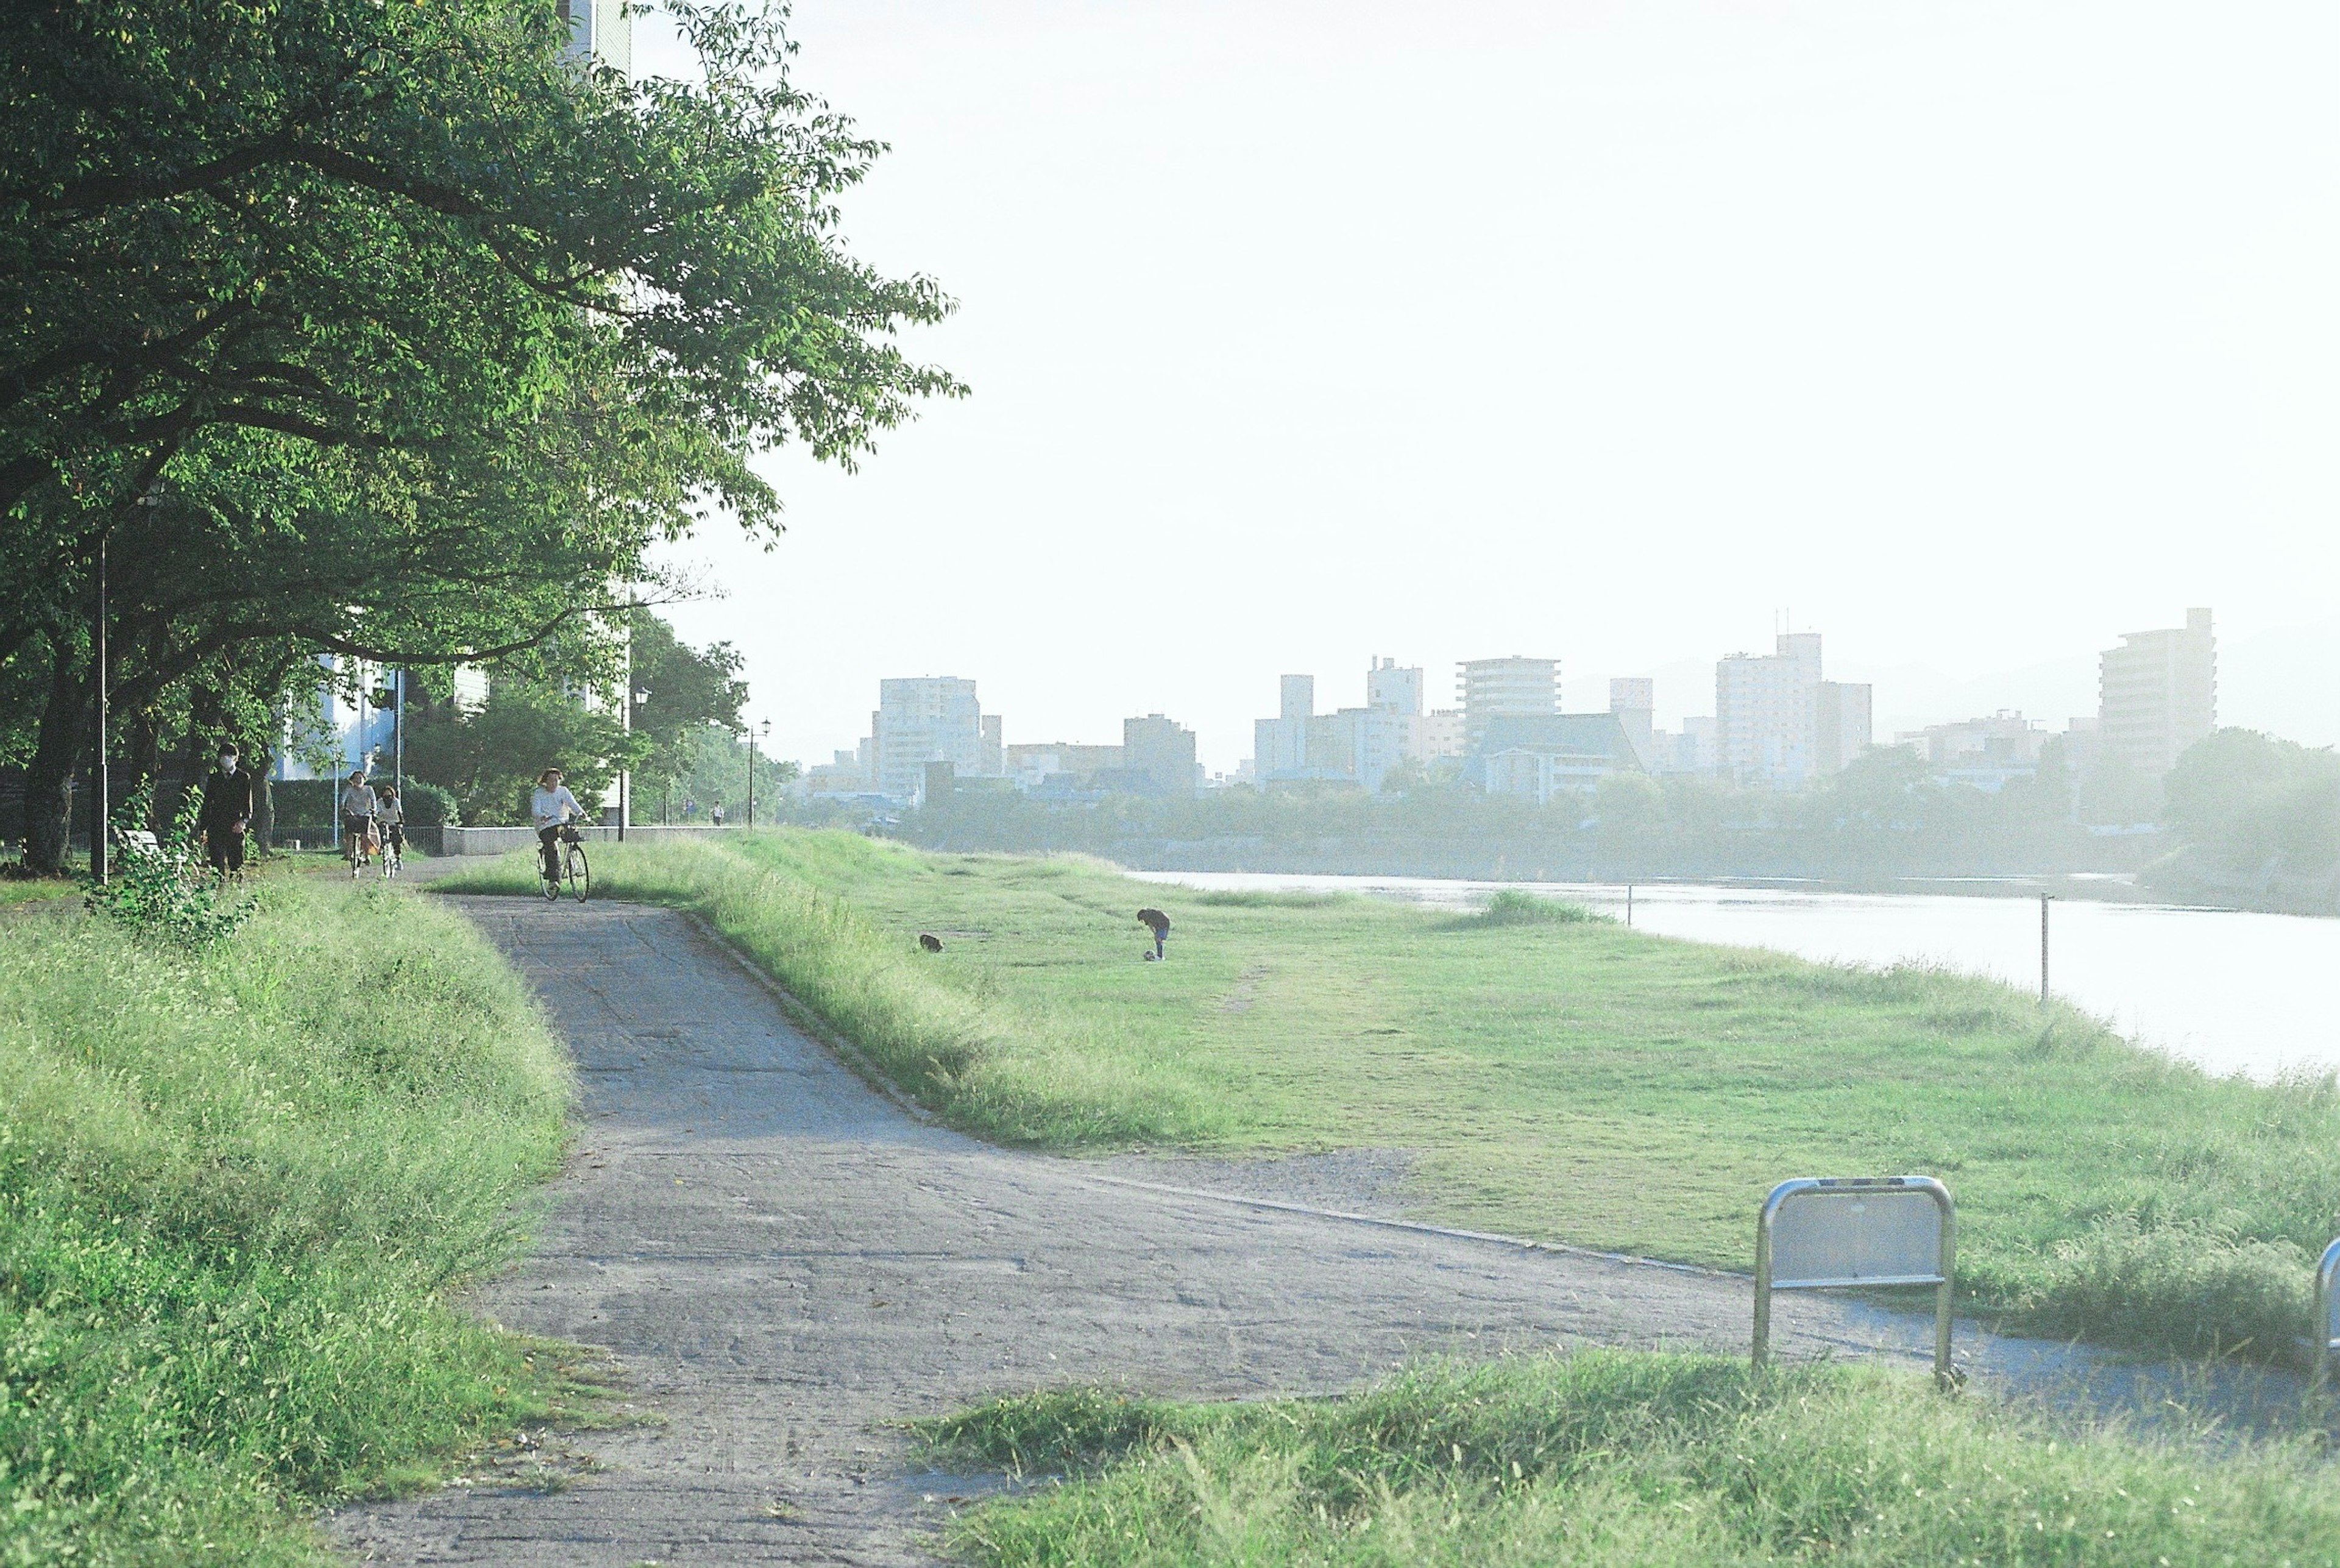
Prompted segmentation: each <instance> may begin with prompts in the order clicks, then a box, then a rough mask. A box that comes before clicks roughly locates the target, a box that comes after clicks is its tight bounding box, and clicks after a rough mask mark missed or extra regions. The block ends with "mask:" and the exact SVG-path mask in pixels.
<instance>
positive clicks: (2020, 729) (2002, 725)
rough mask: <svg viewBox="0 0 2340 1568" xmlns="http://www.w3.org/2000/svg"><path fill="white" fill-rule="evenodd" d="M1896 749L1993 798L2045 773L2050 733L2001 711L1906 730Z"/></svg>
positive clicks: (1897, 736)
mask: <svg viewBox="0 0 2340 1568" xmlns="http://www.w3.org/2000/svg"><path fill="white" fill-rule="evenodd" d="M1893 739H1894V743H1895V744H1896V745H1899V746H1906V747H1908V748H1909V749H1911V750H1913V751H1915V752H1916V753H1917V754H1918V755H1919V756H1920V757H1922V758H1924V759H1926V766H1927V767H1929V768H1930V769H1933V770H1934V771H1935V772H1937V773H1939V774H1941V775H1942V776H1943V777H1945V778H1948V779H1956V780H1958V782H1959V783H1961V784H1971V785H1973V786H1974V787H1975V788H1976V789H1987V790H1990V791H1992V792H1994V793H1995V792H1997V791H1998V790H2000V789H2005V788H2006V787H2007V786H2008V783H2010V782H2011V781H2013V780H2015V779H2028V778H2029V777H2031V776H2032V775H2033V774H2035V773H2037V772H2038V771H2039V753H2040V749H2041V748H2042V747H2044V746H2046V745H2047V743H2048V731H2047V730H2045V729H2041V728H2040V727H2039V726H2038V725H2037V724H2034V723H2033V722H2032V721H2031V720H2030V719H2026V718H2025V717H2024V716H2023V715H2022V714H2021V713H2019V712H2014V711H2010V710H2007V709H2001V710H1999V711H1998V712H1997V713H1993V714H1990V715H1989V716H1988V717H1985V718H1976V719H1959V720H1958V722H1957V723H1955V724H1929V725H1928V726H1926V728H1924V729H1905V730H1903V731H1901V732H1900V733H1899V734H1898V735H1896V736H1894V738H1893Z"/></svg>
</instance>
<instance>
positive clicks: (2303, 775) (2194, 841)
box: [2162, 729, 2340, 874]
mask: <svg viewBox="0 0 2340 1568" xmlns="http://www.w3.org/2000/svg"><path fill="white" fill-rule="evenodd" d="M2162 795H2163V801H2164V804H2163V808H2162V819H2163V820H2164V821H2165V822H2166V824H2167V825H2168V827H2169V829H2171V831H2172V832H2174V833H2175V834H2176V836H2177V837H2178V838H2179V839H2181V840H2182V841H2183V842H2184V843H2185V844H2186V846H2188V847H2189V848H2190V849H2194V850H2196V851H2197V852H2199V853H2200V854H2201V855H2203V856H2205V857H2206V858H2208V860H2209V861H2210V862H2211V863H2212V864H2213V865H2214V866H2215V867H2216V868H2219V869H2222V870H2226V871H2230V872H2237V873H2245V874H2248V873H2256V872H2259V871H2263V870H2266V871H2283V872H2294V873H2313V872H2318V871H2324V870H2327V869H2329V868H2332V867H2333V866H2334V865H2335V863H2340V756H2335V755H2334V753H2333V752H2332V751H2331V750H2330V749H2309V748H2307V747H2305V746H2300V745H2297V744H2295V743H2294V742H2292V741H2289V740H2282V739H2276V737H2275V736H2272V735H2266V734H2262V733H2261V732H2259V731H2258V730H2256V729H2221V730H2219V731H2218V732H2217V733H2216V734H2214V735H2212V736H2210V737H2209V738H2208V739H2205V740H2199V741H2196V743H2195V744H2194V745H2192V746H2190V747H2188V748H2187V749H2186V753H2185V755H2183V756H2181V757H2180V758H2178V759H2177V766H2176V767H2175V768H2174V769H2171V770H2170V772H2169V776H2168V777H2167V778H2166V779H2164V780H2163V781H2162Z"/></svg>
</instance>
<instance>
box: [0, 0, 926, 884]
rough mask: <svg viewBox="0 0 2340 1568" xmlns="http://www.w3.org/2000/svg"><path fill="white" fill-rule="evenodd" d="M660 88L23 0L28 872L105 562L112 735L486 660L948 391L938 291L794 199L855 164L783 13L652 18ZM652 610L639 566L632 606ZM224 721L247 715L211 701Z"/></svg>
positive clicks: (330, 18) (461, 1)
mask: <svg viewBox="0 0 2340 1568" xmlns="http://www.w3.org/2000/svg"><path fill="white" fill-rule="evenodd" d="M667 9H668V10H669V11H670V12H671V13H672V14H673V15H674V16H675V18H676V19H677V21H678V23H679V25H680V29H681V32H682V35H683V36H684V38H685V40H686V41H687V42H688V43H689V45H690V46H691V47H692V48H693V49H694V50H695V51H696V54H697V56H698V62H699V78H698V79H695V80H692V81H688V82H685V81H674V80H662V79H646V80H641V81H629V80H627V79H626V78H624V77H623V76H620V75H619V74H615V73H612V72H610V71H608V70H604V69H600V68H598V67H594V66H590V65H587V64H585V63H581V62H580V61H579V60H577V59H576V58H575V57H574V56H573V55H572V54H571V53H570V50H569V48H568V41H569V34H568V31H567V29H566V27H565V25H563V24H562V23H561V22H560V18H559V16H558V15H557V14H556V10H555V6H554V4H553V0H416V3H415V4H411V5H382V4H378V3H377V0H180V3H177V4H174V5H152V4H150V3H148V0H52V3H49V4H37V3H36V4H32V5H25V6H21V7H18V8H17V9H16V10H15V12H14V13H13V14H12V17H11V25H10V26H9V27H8V28H6V29H0V517H5V532H0V582H5V584H6V587H5V589H0V681H5V682H7V683H9V684H11V685H12V686H13V687H15V688H17V689H21V690H22V691H23V692H24V693H25V701H24V702H22V703H21V704H19V705H18V706H17V707H15V709H14V710H13V711H14V713H15V719H14V722H15V724H16V726H17V728H18V733H17V734H16V735H15V736H14V737H13V738H11V739H0V750H9V751H13V752H15V754H17V755H19V756H21V757H22V758H23V759H24V765H25V769H26V773H27V778H26V787H27V797H28V807H29V809H31V811H32V813H33V815H34V816H35V817H36V818H42V819H45V820H47V821H50V822H53V823H54V824H55V827H54V829H53V830H51V831H49V832H48V833H47V834H46V837H45V839H44V837H43V835H41V834H38V833H34V832H29V831H28V849H38V850H40V851H41V852H40V853H39V854H36V855H35V858H48V859H50V860H52V861H53V860H54V859H55V857H56V856H57V855H58V854H61V852H62V833H63V827H62V802H63V788H64V779H66V778H67V777H68V776H69V774H70V772H71V770H72V769H73V768H74V766H75V765H76V763H77V760H78V759H79V758H80V757H81V756H82V754H83V749H84V744H85V741H86V734H87V729H88V723H87V716H88V715H89V713H90V711H91V710H92V707H93V703H92V696H93V687H94V681H95V680H96V679H97V672H96V671H95V670H94V668H93V663H92V660H93V658H94V648H93V636H92V626H93V618H94V614H95V609H96V593H97V577H98V566H99V562H100V561H101V560H103V561H104V562H105V565H106V568H107V571H106V576H107V582H106V589H107V596H108V600H109V614H108V627H109V630H110V633H111V640H112V642H113V645H114V648H113V661H112V662H111V664H110V666H109V669H108V670H106V671H105V679H106V681H107V684H108V686H109V688H110V689H111V690H114V692H115V694H116V698H117V701H118V702H119V703H120V704H121V705H122V706H123V707H124V710H126V711H128V712H130V713H133V714H144V715H146V716H148V718H149V719H153V721H154V722H156V723H160V724H164V725H166V726H167V725H172V724H175V725H179V726H182V727H184V726H188V725H198V726H199V725H200V724H202V723H203V722H207V721H213V720H215V719H216V718H217V717H218V716H219V715H221V714H223V713H225V712H226V711H228V710H231V709H233V708H234V707H235V706H236V704H235V703H233V702H228V701H225V700H211V702H210V707H211V710H212V711H211V713H210V714H208V715H207V714H206V713H205V712H203V711H199V710H202V709H203V702H202V701H199V700H198V694H199V693H200V692H201V691H203V690H206V689H207V683H208V689H210V690H213V694H214V697H216V696H217V693H218V692H220V691H224V690H227V689H228V688H231V687H234V688H236V689H237V690H239V691H242V692H243V693H244V695H245V696H247V697H250V698H252V699H254V700H259V701H260V702H261V703H262V704H263V706H264V705H265V704H266V703H267V702H269V701H272V700H277V701H281V700H282V698H283V695H284V692H283V690H278V691H276V692H274V693H271V692H269V691H268V690H265V688H267V687H268V686H269V684H270V679H271V677H270V672H272V671H273V672H277V673H278V674H279V675H281V680H277V682H276V683H277V685H278V686H279V687H280V688H283V687H284V686H285V683H286V682H289V683H290V685H291V687H292V688H297V687H298V686H300V685H301V684H302V681H303V680H305V679H306V677H305V674H304V670H303V660H304V659H306V658H309V657H311V656H313V655H314V654H316V653H320V652H332V653H339V654H343V655H348V656H352V657H359V658H366V659H372V660H381V661H383V662H387V663H392V664H396V665H400V666H405V667H432V666H445V665H448V664H452V663H458V662H465V661H477V660H486V659H492V658H496V657H500V656H506V655H510V654H511V653H514V652H515V651H518V650H525V649H527V648H530V647H532V646H535V645H538V644H540V643H541V642H543V641H544V640H547V639H550V638H554V637H560V636H569V635H574V634H576V633H577V632H578V622H579V621H580V619H582V618H588V617H590V616H593V615H595V614H598V613H602V612H606V611H612V610H615V609H616V607H617V606H619V605H620V604H621V603H624V602H628V601H630V600H635V599H637V598H639V597H640V588H641V585H642V584H643V583H645V582H646V581H651V580H652V579H653V576H654V574H652V573H651V572H650V571H649V567H648V564H647V552H648V551H649V548H650V547H651V546H652V545H653V544H654V543H655V542H657V541H659V540H661V539H667V538H672V537H675V536H678V535H679V534H681V533H682V532H684V531H688V530H689V529H690V528H692V527H694V526H696V525H697V524H698V523H699V522H700V521H703V520H704V519H705V518H706V517H708V516H709V515H710V514H711V513H713V512H716V511H721V512H723V513H726V514H729V516H731V517H734V518H736V519H737V520H738V521H739V523H740V524H741V525H742V526H744V527H747V528H749V529H750V530H754V531H768V530H771V529H773V528H775V527H776V526H777V521H778V505H779V501H778V497H777V496H776V495H775V494H774V493H773V492H772V491H771V490H770V488H769V486H768V484H766V483H765V481H762V480H761V479H760V478H759V477H758V476H757V475H756V473H755V472H754V471H752V470H751V468H750V466H749V460H750V459H751V458H752V457H753V456H754V455H755V454H756V453H758V452H762V451H765V450H768V449H769V448H772V447H775V446H778V445H781V444H784V443H789V442H794V443H798V444H801V445H803V446H805V447H806V448H808V450H809V451H810V452H812V453H813V454H814V455H816V456H818V457H819V458H822V459H826V460H830V461H838V462H842V463H847V464H849V463H850V462H851V461H853V459H854V457H855V455H856V454H857V453H858V452H862V451H864V450H866V449H867V448H868V446H869V445H870V444H871V442H873V440H874V439H875V437H876V436H877V434H878V433H879V432H883V431H884V430H886V429H887V428H889V427H891V426H893V425H895V424H897V423H898V422H900V421H901V420H902V419H904V418H906V417H907V415H908V413H909V412H910V411H911V409H912V407H913V406H914V404H915V402H916V401H917V400H918V399H920V398H922V397H926V396H931V395H949V394H954V393H956V392H959V391H960V390H962V389H960V388H959V387H958V385H957V383H956V382H954V381H953V380H952V379H951V378H950V377H949V376H948V375H947V374H946V373H944V372H941V371H938V370H936V369H933V368H931V367H927V366H925V365H921V364H918V363H917V362H914V361H913V360H911V359H910V358H909V357H908V356H907V354H906V353H905V352H904V351H903V350H902V348H901V346H900V344H899V342H898V341H897V334H898V332H900V331H901V329H903V328H904V327H906V326H909V325H914V324H917V323H929V322H933V321H935V320H937V319H938V318H939V317H940V316H941V315H943V314H944V313H946V312H947V309H948V308H949V302H948V301H947V299H946V297H945V296H944V295H943V294H942V293H941V292H940V291H939V289H938V288H937V286H936V285H935V284H934V283H932V282H931V281H929V280H927V279H925V278H921V277H911V278H907V279H894V278H887V277H885V276H883V275H880V274H879V273H877V272H875V271H874V270H872V269H871V268H869V267H868V266H866V265H864V264H863V263H859V262H858V261H857V260H855V259H854V258H853V257H852V256H851V255H850V254H849V253H848V251H847V250H846V248H845V245H844V243H843V240H842V238H841V235H840V233H839V220H838V212H837V207H836V200H837V198H838V196H839V195H840V194H842V193H843V192H844V191H845V190H847V189H848V187H850V186H851V185H852V184H854V183H855V182H856V181H858V179H860V178H861V177H862V175H863V174H864V173H865V172H866V171H867V170H868V166H869V164H870V162H871V160H872V159H873V158H874V157H875V156H876V155H877V154H878V153H879V152H880V151H881V150H882V149H881V148H880V147H879V146H878V145H877V144H875V143H873V142H870V141H868V139H866V138H863V137H861V136H860V135H858V134H857V133H856V131H855V130H854V128H853V126H852V124H851V123H850V122H849V121H848V120H846V119H844V118H843V117H841V116H839V115H838V114H834V113H832V112H831V111H830V110H829V109H828V107H827V106H826V105H825V104H821V103H819V102H818V101H817V100H815V99H813V98H811V97H809V96H808V95H806V94H803V93H802V92H800V91H799V90H798V89H797V88H796V87H794V86H793V85H792V84H791V83H790V81H789V79H788V69H787V67H788V60H789V56H790V53H791V49H792V45H791V44H790V42H789V40H788V35H787V32H786V28H785V13H784V12H783V11H781V10H778V9H768V8H759V7H755V6H750V5H741V4H736V3H731V0H669V5H667ZM653 586H654V584H653ZM246 705H247V706H248V705H249V704H248V703H247V704H246Z"/></svg>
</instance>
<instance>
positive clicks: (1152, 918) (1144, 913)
mask: <svg viewBox="0 0 2340 1568" xmlns="http://www.w3.org/2000/svg"><path fill="white" fill-rule="evenodd" d="M1137 923H1138V924H1139V925H1141V926H1143V927H1145V928H1146V929H1147V930H1149V931H1151V932H1153V933H1154V951H1153V952H1151V953H1149V954H1147V955H1146V957H1147V958H1149V959H1151V960H1152V961H1154V962H1155V963H1160V962H1161V961H1162V958H1163V957H1164V954H1163V951H1162V944H1163V943H1165V942H1166V941H1168V940H1169V939H1170V917H1169V916H1167V915H1165V914H1164V913H1163V912H1162V911H1161V910H1159V909H1140V910H1139V911H1137Z"/></svg>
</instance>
